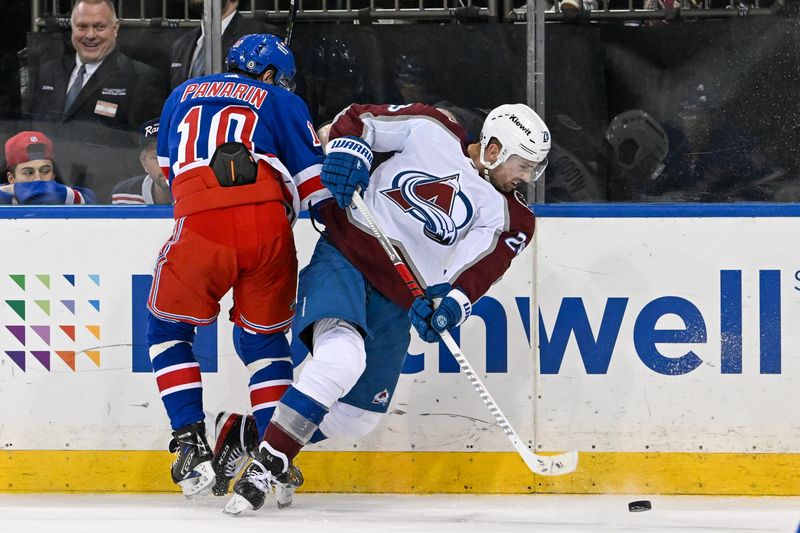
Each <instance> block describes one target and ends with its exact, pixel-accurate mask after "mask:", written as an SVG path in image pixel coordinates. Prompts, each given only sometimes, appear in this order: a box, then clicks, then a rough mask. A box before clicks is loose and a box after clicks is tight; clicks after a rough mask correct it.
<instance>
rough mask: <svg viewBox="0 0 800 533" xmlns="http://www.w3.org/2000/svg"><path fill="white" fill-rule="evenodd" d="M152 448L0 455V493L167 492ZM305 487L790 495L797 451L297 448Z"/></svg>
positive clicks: (163, 469) (796, 484) (159, 456)
mask: <svg viewBox="0 0 800 533" xmlns="http://www.w3.org/2000/svg"><path fill="white" fill-rule="evenodd" d="M171 462H172V455H170V454H169V453H167V452H160V451H102V450H80V451H75V450H73V451H50V450H46V451H39V450H15V451H0V492H174V491H177V487H176V486H175V485H174V484H173V483H172V480H171V479H170V475H169V469H170V465H171ZM297 464H298V466H299V467H300V468H301V469H302V471H303V474H304V476H305V479H306V483H305V485H303V487H302V488H301V489H300V490H301V491H307V492H388V493H422V494H424V493H473V494H484V493H489V494H492V493H493V494H526V493H550V494H614V493H617V494H636V493H639V494H645V493H649V494H719V495H795V496H796V495H800V476H798V475H797V472H800V455H793V454H734V453H582V454H580V462H579V464H578V469H577V470H576V471H575V472H574V473H572V474H568V475H565V476H558V477H543V476H536V475H534V474H533V473H532V472H530V471H529V470H528V468H527V467H526V466H525V464H524V463H523V462H522V460H521V459H520V458H519V457H518V456H517V454H516V453H513V452H483V453H481V452H312V451H309V452H304V453H302V454H300V456H299V457H298V460H297Z"/></svg>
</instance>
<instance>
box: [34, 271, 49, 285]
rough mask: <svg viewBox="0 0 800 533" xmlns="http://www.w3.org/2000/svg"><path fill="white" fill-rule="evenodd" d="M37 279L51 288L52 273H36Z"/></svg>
mask: <svg viewBox="0 0 800 533" xmlns="http://www.w3.org/2000/svg"><path fill="white" fill-rule="evenodd" d="M36 279H38V280H39V281H41V282H42V285H44V286H45V287H47V288H48V289H49V288H50V274H36Z"/></svg>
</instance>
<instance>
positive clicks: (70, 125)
mask: <svg viewBox="0 0 800 533" xmlns="http://www.w3.org/2000/svg"><path fill="white" fill-rule="evenodd" d="M70 22H71V30H72V33H71V41H72V46H73V47H74V48H75V52H76V53H75V55H68V56H66V57H63V58H61V59H56V60H52V61H49V62H47V63H44V64H43V65H41V67H40V68H39V70H38V72H37V73H36V76H35V79H34V83H33V84H32V102H31V112H32V114H33V117H34V121H35V124H36V126H38V129H41V130H43V131H47V132H48V133H50V134H51V135H52V136H53V137H54V138H55V139H57V141H56V143H55V144H56V146H57V147H59V150H58V151H59V153H58V154H57V159H58V160H59V163H60V164H61V165H63V167H64V173H65V175H67V176H70V177H71V179H72V180H73V184H75V185H83V186H88V187H91V188H92V189H94V190H95V191H96V192H97V196H98V198H99V199H100V200H101V201H107V200H108V198H107V196H108V193H109V192H110V191H111V188H112V187H113V185H114V184H115V183H116V182H117V181H119V178H120V177H123V176H129V175H131V174H133V173H135V172H136V171H137V167H138V150H137V144H138V143H137V136H136V130H137V128H138V126H139V125H140V124H141V123H143V122H144V121H145V120H147V119H148V118H150V117H153V116H156V115H158V114H159V113H160V111H161V106H162V105H163V102H164V98H165V96H166V91H165V87H164V83H163V81H162V77H161V76H160V75H159V73H158V72H157V71H156V70H155V69H153V68H152V67H150V66H148V65H145V64H144V63H140V62H138V61H134V60H132V59H131V58H129V57H128V56H126V55H125V54H123V53H122V52H120V51H118V50H117V49H116V44H117V31H118V30H119V22H118V21H117V17H116V12H115V11H114V6H113V4H112V3H111V1H110V0H79V1H78V3H77V4H75V6H74V8H73V10H72V16H71V20H70Z"/></svg>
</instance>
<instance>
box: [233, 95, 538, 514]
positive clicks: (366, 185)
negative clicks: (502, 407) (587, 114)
mask: <svg viewBox="0 0 800 533" xmlns="http://www.w3.org/2000/svg"><path fill="white" fill-rule="evenodd" d="M330 139H331V140H330V141H329V142H328V144H327V147H326V152H327V157H326V159H325V163H324V164H323V168H322V173H321V180H322V184H323V185H325V187H326V188H327V189H328V190H329V191H330V194H331V196H332V197H333V199H327V200H324V201H321V202H319V203H318V204H316V205H315V206H313V207H312V217H314V218H315V219H317V220H320V221H321V222H323V223H324V224H325V231H324V232H323V233H322V235H321V237H320V238H319V240H318V242H317V245H316V248H315V250H314V254H313V256H312V258H311V262H310V264H309V265H308V266H307V267H306V268H305V269H303V270H302V271H301V272H300V279H299V289H298V300H297V316H296V317H295V325H294V329H293V334H294V335H297V336H298V337H299V338H300V339H301V340H302V341H303V342H304V344H305V345H306V347H308V349H309V351H310V352H311V354H312V358H311V360H309V361H308V362H307V363H306V365H305V367H304V368H303V370H302V372H301V373H300V375H299V376H298V378H297V380H296V382H295V383H294V385H293V386H291V387H289V389H287V391H286V392H285V393H284V394H283V396H282V397H281V399H280V402H279V404H278V406H277V408H276V410H275V413H274V415H273V417H272V420H271V421H270V423H269V425H268V426H267V430H266V432H265V434H264V436H263V440H262V441H261V443H260V445H259V448H258V450H257V451H256V454H255V459H254V460H253V462H252V463H251V464H250V466H249V467H248V468H247V470H246V471H245V473H244V475H243V476H242V478H241V479H240V480H239V481H238V482H237V483H236V484H235V486H234V492H235V493H236V494H235V495H234V496H233V498H232V499H231V500H230V501H229V502H228V505H227V507H226V512H228V513H231V514H238V513H240V512H242V511H244V510H247V509H258V508H259V507H261V505H263V503H264V500H265V495H266V493H267V492H268V491H269V490H270V488H271V486H272V485H274V484H275V479H276V478H277V477H280V476H281V475H282V474H284V475H285V473H286V472H287V471H288V469H289V468H290V465H291V464H292V460H293V459H294V457H295V456H296V455H297V454H298V453H299V451H300V450H301V448H303V446H305V445H306V444H308V443H313V442H319V441H321V440H323V439H326V438H329V437H335V436H347V437H351V438H352V437H359V436H363V435H365V434H367V433H368V432H370V431H371V430H372V429H373V428H374V427H375V426H376V425H377V423H378V421H379V419H380V417H381V415H382V414H383V413H385V412H386V410H387V408H388V406H389V403H390V401H391V399H392V396H393V394H394V390H395V387H396V385H397V381H398V379H399V376H400V371H401V368H402V366H403V361H404V359H405V356H406V353H407V350H408V346H409V342H410V325H413V326H414V328H415V329H416V330H417V332H418V333H419V335H420V337H421V338H422V339H423V340H425V341H428V342H435V341H438V340H439V333H440V332H442V331H445V330H448V331H450V330H452V329H453V328H455V327H457V326H459V325H460V324H461V323H463V322H464V320H466V319H467V318H468V317H469V315H470V311H471V309H472V305H473V304H474V303H475V302H476V301H477V300H478V299H479V298H480V297H481V296H482V295H483V294H484V293H485V292H486V291H487V290H488V289H489V287H490V286H491V285H492V284H493V283H494V282H495V281H497V280H498V279H499V278H500V277H501V276H502V275H503V273H504V272H505V271H506V270H507V269H508V267H509V266H510V264H511V261H512V260H513V259H514V257H516V256H517V255H518V254H519V253H520V252H522V250H523V249H524V248H525V246H526V245H527V244H528V243H529V242H530V240H531V238H532V237H533V230H534V216H533V213H531V211H530V209H529V208H528V206H527V204H526V202H525V200H524V198H523V197H522V195H521V194H520V193H519V192H518V191H517V187H518V186H519V185H521V184H524V183H528V182H531V181H532V180H535V179H536V178H538V177H539V176H541V174H542V173H543V172H544V169H545V167H546V165H547V153H548V151H549V149H550V133H549V131H548V129H547V126H546V125H545V124H544V122H543V121H542V120H541V118H539V116H538V115H537V114H536V113H534V112H533V110H531V109H530V108H529V107H527V106H525V105H523V104H513V105H503V106H500V107H498V108H496V109H494V110H493V111H492V112H491V113H489V115H488V117H487V118H486V121H485V123H484V125H483V129H482V131H481V136H480V141H479V142H477V143H473V144H467V141H466V139H467V134H466V131H465V130H464V129H463V128H462V127H461V126H459V125H458V124H457V123H455V122H454V121H453V120H451V119H450V118H448V117H447V116H445V115H444V114H442V113H441V112H440V111H438V110H436V109H434V108H433V107H430V106H426V105H422V104H411V105H406V106H386V105H355V104H354V105H352V106H350V107H348V108H347V109H345V110H344V111H343V112H342V113H340V114H339V115H338V116H337V117H336V119H335V120H334V123H333V126H332V128H331V131H330ZM373 151H374V152H385V153H391V154H393V155H391V157H389V158H388V159H386V160H385V161H384V162H383V163H381V164H380V165H379V166H377V168H376V169H375V170H374V172H372V174H371V175H370V168H371V165H372V162H373ZM356 188H361V189H362V190H363V195H364V200H365V202H366V203H367V205H368V206H369V208H370V209H371V210H372V212H373V213H374V215H375V217H376V218H377V219H378V222H379V223H380V225H381V226H382V227H383V228H384V230H385V231H386V233H387V235H388V237H389V238H390V240H391V241H392V242H393V243H394V245H395V248H396V249H397V250H398V252H399V253H401V254H402V256H403V258H404V260H405V262H406V263H407V264H408V266H409V268H410V270H411V271H412V273H413V275H414V277H415V278H416V280H417V282H418V284H419V285H420V287H423V288H425V297H424V298H417V299H415V298H414V297H412V295H411V293H410V291H409V289H408V287H407V286H406V284H405V283H404V282H403V280H402V279H401V278H400V276H399V275H398V274H397V272H396V270H395V268H394V266H393V265H392V263H391V261H389V259H388V258H387V256H386V254H385V253H384V252H383V250H382V249H381V246H380V244H379V242H378V241H377V240H376V239H375V238H374V237H373V235H372V233H371V232H370V230H369V229H368V227H367V225H366V223H365V221H364V219H363V217H362V216H361V214H360V213H359V212H358V211H357V210H355V209H351V208H350V207H349V206H350V202H351V199H352V196H353V192H354V191H355V190H356ZM434 302H440V303H439V304H438V305H437V304H436V303H434Z"/></svg>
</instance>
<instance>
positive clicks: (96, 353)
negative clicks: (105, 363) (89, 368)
mask: <svg viewBox="0 0 800 533" xmlns="http://www.w3.org/2000/svg"><path fill="white" fill-rule="evenodd" d="M83 353H85V354H86V355H88V356H89V359H91V360H92V361H94V364H95V365H97V368H100V350H86V351H85V352H83Z"/></svg>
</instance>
